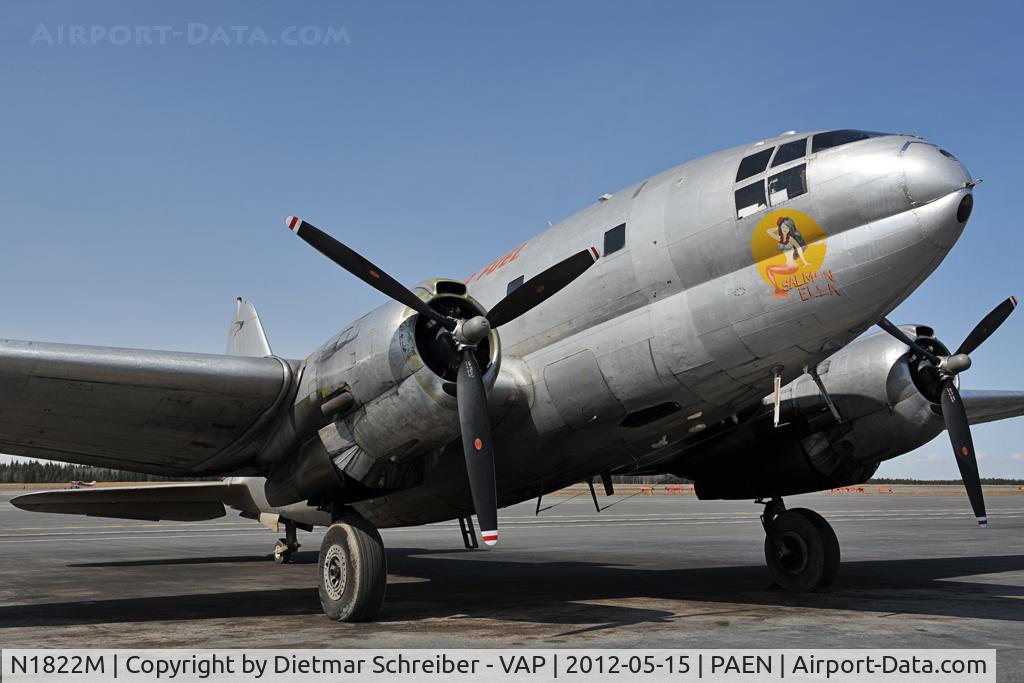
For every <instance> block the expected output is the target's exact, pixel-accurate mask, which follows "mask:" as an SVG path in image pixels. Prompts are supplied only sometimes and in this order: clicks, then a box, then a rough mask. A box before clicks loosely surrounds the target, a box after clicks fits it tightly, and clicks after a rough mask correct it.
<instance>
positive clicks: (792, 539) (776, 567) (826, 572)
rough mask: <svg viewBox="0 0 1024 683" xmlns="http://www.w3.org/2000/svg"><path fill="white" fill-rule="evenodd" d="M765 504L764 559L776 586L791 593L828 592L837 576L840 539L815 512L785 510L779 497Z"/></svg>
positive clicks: (795, 509)
mask: <svg viewBox="0 0 1024 683" xmlns="http://www.w3.org/2000/svg"><path fill="white" fill-rule="evenodd" d="M757 502H758V503H759V504H761V505H764V514H762V515H761V524H762V525H763V526H764V531H765V539H764V559H765V561H766V562H767V563H768V571H769V572H770V573H771V575H772V579H774V580H775V583H776V584H777V585H778V586H780V587H781V588H784V589H785V590H788V591H791V592H794V593H806V592H808V591H822V592H824V591H827V590H828V589H829V588H831V586H832V584H833V583H834V582H835V580H836V575H837V574H838V573H839V540H838V539H837V538H836V532H835V531H833V530H832V526H831V525H830V524H829V523H828V522H826V521H825V518H824V517H822V516H821V515H819V514H818V513H817V512H815V511H814V510H808V509H806V508H793V509H792V510H787V509H786V506H785V505H784V504H783V502H782V499H781V498H778V497H776V498H772V499H771V500H768V501H766V500H764V499H758V500H757Z"/></svg>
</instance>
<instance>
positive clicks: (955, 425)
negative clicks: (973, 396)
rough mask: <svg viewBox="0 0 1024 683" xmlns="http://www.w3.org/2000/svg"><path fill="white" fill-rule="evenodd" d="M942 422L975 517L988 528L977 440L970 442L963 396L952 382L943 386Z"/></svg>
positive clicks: (949, 381) (947, 381)
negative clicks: (975, 451) (975, 445)
mask: <svg viewBox="0 0 1024 683" xmlns="http://www.w3.org/2000/svg"><path fill="white" fill-rule="evenodd" d="M942 419H943V420H945V421H946V431H947V432H949V440H950V442H951V443H952V444H953V454H954V455H955V456H956V464H957V467H959V468H960V477H961V478H962V479H963V482H964V488H966V489H967V497H968V498H969V499H970V501H971V508H972V509H973V510H974V517H975V518H976V519H977V520H978V524H980V525H981V526H987V525H988V517H987V516H986V515H985V498H984V496H983V495H982V492H981V476H980V475H979V474H978V457H977V456H976V455H975V453H974V440H973V439H972V438H971V425H970V423H969V422H968V421H967V410H966V409H965V408H964V403H963V401H962V400H960V392H959V391H957V388H956V385H955V384H953V380H952V379H948V380H946V382H945V384H943V385H942Z"/></svg>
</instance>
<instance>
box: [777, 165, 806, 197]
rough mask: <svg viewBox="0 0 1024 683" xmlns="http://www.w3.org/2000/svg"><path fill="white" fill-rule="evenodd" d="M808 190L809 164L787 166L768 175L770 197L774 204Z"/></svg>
mask: <svg viewBox="0 0 1024 683" xmlns="http://www.w3.org/2000/svg"><path fill="white" fill-rule="evenodd" d="M805 192H807V164H800V165H799V166H794V167H793V168H787V169H786V170H785V171H782V172H781V173H776V174H775V175H773V176H769V177H768V198H769V199H771V201H772V206H776V205H778V204H781V203H782V202H784V201H786V200H788V199H792V198H793V197H799V196H800V195H802V194H804V193H805Z"/></svg>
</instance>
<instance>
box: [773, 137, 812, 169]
mask: <svg viewBox="0 0 1024 683" xmlns="http://www.w3.org/2000/svg"><path fill="white" fill-rule="evenodd" d="M806 152H807V138H803V139H802V140H794V141H793V142H787V143H786V144H784V145H780V146H779V151H778V152H776V153H775V158H774V159H772V168H775V167H776V166H782V165H783V164H788V163H789V162H790V161H796V160H797V159H801V158H803V156H804V154H805V153H806Z"/></svg>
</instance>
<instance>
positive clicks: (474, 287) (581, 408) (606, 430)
mask: <svg viewBox="0 0 1024 683" xmlns="http://www.w3.org/2000/svg"><path fill="white" fill-rule="evenodd" d="M976 184H977V181H975V180H973V179H972V177H971V175H970V174H969V173H968V172H967V170H966V169H965V168H964V166H963V165H962V164H961V163H960V162H959V161H958V160H957V159H956V158H955V157H954V156H953V155H952V154H950V153H949V152H947V151H946V150H944V149H940V148H939V147H937V146H936V145H934V144H932V143H930V142H927V141H925V140H923V139H921V138H919V137H914V136H908V135H892V134H883V133H870V132H864V131H858V130H829V131H821V132H814V133H794V132H789V133H786V134H783V135H781V136H779V137H776V138H772V139H768V140H761V141H758V142H755V143H753V144H747V145H743V146H740V147H735V148H733V149H729V150H726V151H723V152H720V153H717V154H712V155H710V156H707V157H703V158H701V159H697V160H695V161H691V162H689V163H687V164H683V165H682V166H678V167H676V168H673V169H671V170H668V171H666V172H664V173H660V174H658V175H656V176H653V177H651V178H648V179H647V180H644V181H642V182H639V183H637V184H635V185H632V186H630V187H627V188H625V189H623V190H620V191H619V192H616V193H614V194H606V195H602V196H601V197H600V198H599V199H598V201H597V202H595V203H594V204H593V205H591V206H589V207H587V208H585V209H583V210H582V211H580V212H579V213H577V214H576V215H574V216H572V217H570V218H568V219H567V220H565V221H562V222H561V223H558V224H557V225H555V226H553V227H551V228H550V229H549V230H547V231H545V232H543V233H541V234H540V235H538V236H536V237H534V238H533V239H531V240H529V241H527V242H525V243H523V244H521V245H519V246H517V247H515V248H514V249H512V250H511V251H509V252H508V253H506V254H504V255H502V256H500V257H499V258H496V259H495V260H494V261H492V262H491V263H489V264H487V265H486V266H484V267H481V268H478V269H477V270H476V271H475V272H473V273H472V274H471V275H470V276H469V277H468V278H466V279H464V280H447V279H433V280H428V281H426V282H423V283H421V284H419V285H417V286H416V287H414V288H413V289H411V290H410V289H407V288H406V287H404V286H403V285H401V284H400V283H398V282H397V281H395V280H394V279H393V278H391V277H390V276H389V275H388V274H387V273H386V272H385V271H384V270H383V269H382V268H380V267H379V266H376V265H374V264H373V263H371V262H370V261H368V260H366V259H365V258H363V257H362V256H360V255H359V254H357V253H356V252H354V251H352V250H351V249H350V248H349V247H347V246H345V245H344V244H342V243H340V242H338V241H337V240H336V239H334V238H333V237H331V236H329V235H328V234H326V233H324V232H322V231H320V230H318V229H317V228H316V227H314V226H313V225H312V224H311V223H309V222H308V221H305V220H303V219H301V218H298V217H289V218H288V219H287V225H288V228H289V229H290V230H291V231H292V232H294V233H295V234H296V235H298V236H299V237H300V238H301V239H303V240H305V241H306V242H307V243H308V244H309V245H310V246H312V247H313V248H314V249H316V250H317V251H320V252H321V253H322V254H324V255H325V256H327V257H328V258H330V259H331V260H332V261H334V262H335V263H337V264H338V265H339V266H341V267H342V268H343V269H345V270H347V271H349V272H350V273H351V274H353V275H355V276H356V277H358V278H360V279H361V280H363V281H364V282H365V283H367V284H369V285H370V286H372V287H374V288H376V289H377V290H379V291H380V292H382V293H384V294H385V295H387V296H388V297H390V299H391V301H389V302H387V303H385V304H384V305H382V306H380V307H379V308H377V309H376V310H373V311H371V312H370V313H368V314H366V315H364V316H363V317H361V318H359V319H358V320H356V321H355V322H353V323H352V324H350V325H348V326H347V327H346V328H345V329H344V330H343V331H342V332H340V333H339V334H337V335H336V336H335V337H333V338H332V339H330V340H329V341H328V342H327V343H326V344H324V345H323V346H321V347H320V348H319V349H317V350H316V351H314V352H313V353H312V354H310V355H309V356H308V357H306V358H305V359H303V360H286V359H283V358H279V357H277V356H274V355H273V354H272V352H271V349H270V345H269V343H268V342H267V337H266V335H265V334H264V331H263V327H262V325H261V324H260V320H259V317H258V316H257V314H256V310H255V309H254V308H253V306H252V305H251V304H249V303H248V302H246V301H243V300H241V299H239V300H238V302H237V310H236V315H235V319H234V321H233V323H232V325H231V331H230V337H229V342H228V349H227V355H224V356H218V355H206V354H191V353H172V352H158V351H140V350H134V349H113V348H94V347H85V346H68V345H61V344H48V343H37V342H18V341H4V342H2V343H0V380H2V381H0V451H4V452H8V453H15V454H18V455H25V456H33V457H39V458H49V459H55V460H63V461H69V462H76V463H84V464H89V465H97V466H103V467H116V468H119V469H125V470H132V471H136V472H143V473H148V474H159V475H171V476H198V475H215V474H228V475H235V476H234V477H232V478H229V479H226V480H224V481H222V482H212V483H195V484H182V485H174V486H156V487H129V488H123V489H109V488H102V489H95V490H92V491H77V492H76V491H51V492H43V493H35V494H29V495H25V496H21V497H19V498H17V499H15V504H16V505H18V506H19V507H22V508H25V509H32V510H42V511H50V512H63V513H77V514H90V515H101V516H111V517H128V518H140V519H178V520H194V519H209V518H214V517H218V516H221V515H223V514H224V506H225V505H227V506H230V507H233V508H235V509H238V510H241V511H242V512H243V514H244V515H246V516H249V517H253V518H257V519H259V520H260V521H261V522H263V523H264V524H267V525H268V526H271V527H272V528H276V527H277V525H278V524H283V525H284V527H285V531H286V536H285V538H283V539H282V540H281V541H280V542H279V544H278V546H277V548H276V549H275V556H276V558H277V559H278V561H287V560H288V557H289V556H290V555H291V554H292V553H293V552H294V551H295V550H296V549H297V548H298V543H297V540H296V529H299V528H301V529H312V528H313V527H314V526H321V525H322V526H325V527H329V529H328V531H327V533H326V535H325V536H324V539H323V543H322V545H321V548H320V560H319V562H320V571H319V589H320V598H321V602H322V604H323V607H324V610H325V612H326V613H327V614H328V615H329V616H330V617H331V618H332V619H336V620H339V621H359V620H367V619H371V618H372V617H373V616H374V615H375V614H376V613H377V611H378V609H379V608H380V606H381V603H382V600H383V597H384V590H385V584H386V577H387V568H386V562H385V553H384V548H383V544H382V542H381V537H380V535H379V533H378V532H377V529H378V528H384V527H396V526H410V525H418V524H426V523H430V522H437V521H442V520H450V519H459V520H460V523H461V526H462V530H463V539H464V541H465V543H466V545H467V546H475V545H476V532H475V529H474V528H473V526H472V520H471V515H472V513H473V512H474V511H475V512H476V515H477V520H478V523H479V525H480V528H481V536H482V538H483V541H484V543H486V544H488V545H492V544H494V543H495V542H497V540H498V516H497V509H498V508H499V507H503V506H507V505H511V504H514V503H517V502H520V501H523V500H526V499H530V498H533V497H536V496H539V495H542V494H544V493H546V492H550V491H554V490H557V489H560V488H562V487H564V486H566V485H567V484H571V483H574V482H578V481H581V480H585V479H591V478H593V477H596V476H601V477H602V479H604V480H605V481H606V482H609V483H610V475H611V474H612V473H638V474H640V473H642V474H658V473H672V474H677V475H682V476H685V477H688V478H690V479H692V480H693V481H694V482H695V487H696V492H697V495H698V496H699V497H701V498H729V499H742V498H750V499H754V500H757V501H758V502H761V503H763V504H764V514H763V516H762V521H763V524H764V529H765V537H766V538H765V558H766V561H767V564H768V568H769V570H770V572H771V575H772V577H773V578H774V580H775V581H776V582H777V583H778V584H779V585H780V586H782V587H783V588H786V589H788V590H791V591H809V590H813V589H817V588H826V587H828V586H830V585H831V584H832V583H833V581H834V580H835V578H836V574H837V572H838V567H839V543H838V541H837V539H836V535H835V533H834V532H833V530H832V528H831V527H830V526H829V524H828V523H827V522H826V521H825V520H824V519H823V518H822V517H821V516H820V515H818V514H817V513H814V512H812V511H810V510H806V509H792V510H787V509H786V508H785V505H784V504H783V500H782V497H783V496H786V495H793V494H798V493H804V492H809V491H818V490H824V489H831V488H834V487H840V486H847V485H852V484H858V483H861V482H864V481H865V480H867V479H868V478H869V477H870V476H871V475H872V474H873V473H874V472H875V470H876V469H877V467H878V465H879V463H880V462H881V461H883V460H887V459H889V458H893V457H896V456H898V455H900V454H902V453H906V452H908V451H910V450H912V449H914V448H916V447H918V446H920V445H922V444H924V443H926V442H928V441H929V440H931V439H932V438H934V437H935V436H936V435H937V434H938V433H939V432H941V431H942V430H943V429H946V430H947V431H948V433H949V436H950V440H951V442H952V445H953V451H954V456H955V458H956V461H957V464H958V466H959V468H960V472H961V474H962V477H963V481H964V485H965V486H966V488H967V493H968V495H969V497H970V503H971V506H972V508H973V510H974V514H975V516H976V518H977V521H978V522H979V523H980V524H982V525H984V524H985V523H987V517H986V512H985V505H984V501H983V499H982V488H981V484H980V479H979V475H978V467H977V460H976V455H975V452H974V446H973V443H972V440H971V432H970V428H969V425H970V424H976V423H980V422H986V421H990V420H999V419H1005V418H1009V417H1014V416H1018V415H1021V414H1024V393H1021V392H968V391H964V392H961V391H960V390H959V388H958V385H959V374H960V373H961V372H963V371H964V370H966V369H967V368H968V367H970V364H971V358H970V355H969V354H972V353H973V352H974V351H975V350H976V349H977V348H978V347H979V346H980V345H981V344H982V343H983V342H984V341H985V339H987V338H988V336H989V335H991V334H992V333H993V332H994V331H995V330H996V328H998V327H999V325H1000V324H1001V323H1002V322H1003V321H1004V320H1005V319H1006V317H1007V316H1008V315H1009V314H1010V312H1011V311H1012V310H1013V308H1014V307H1015V306H1016V304H1017V300H1016V299H1015V298H1014V297H1010V298H1008V299H1006V300H1005V301H1003V302H1002V303H1001V304H999V305H998V306H997V307H996V308H995V309H994V310H993V311H992V312H991V313H989V314H988V315H987V316H986V317H985V318H984V319H983V320H982V321H981V322H980V323H978V325H977V326H976V327H975V328H974V330H973V331H972V332H971V333H970V334H969V335H968V336H967V338H966V339H965V340H964V341H963V342H962V343H961V344H960V345H959V347H957V348H956V349H955V351H954V352H952V353H951V352H950V350H949V348H948V347H947V346H946V345H945V344H943V342H941V341H940V340H939V336H938V335H937V334H936V332H935V331H934V330H933V329H932V328H930V327H928V326H926V325H904V326H896V325H894V324H892V323H890V322H889V321H888V320H887V319H886V318H885V316H886V314H887V313H889V312H890V311H892V310H893V309H894V308H895V307H896V306H897V305H898V304H899V303H900V302H901V301H903V300H904V299H906V298H907V297H908V296H909V295H910V293H911V292H913V291H914V289H915V288H917V287H918V286H919V285H920V284H921V283H922V282H923V281H924V280H925V278H927V277H928V275H929V274H930V273H931V272H932V271H933V270H934V269H935V267H936V266H938V264H939V263H940V262H941V261H942V259H943V258H945V256H946V255H947V254H948V253H949V250H950V249H951V248H952V247H953V245H954V244H955V243H956V241H957V239H958V238H959V237H960V234H961V232H962V231H963V229H964V226H965V224H966V223H967V220H968V218H969V217H970V215H971V209H972V206H973V194H972V190H973V188H974V186H975V185H976ZM352 234H353V235H354V236H356V237H358V230H353V231H352ZM438 239H439V241H440V242H441V244H443V245H444V246H446V247H449V248H450V247H456V248H457V247H458V245H457V244H452V243H451V241H450V240H446V237H445V235H444V234H443V233H442V234H439V235H438ZM398 248H400V246H399V245H396V249H398ZM303 282H304V278H302V277H301V276H299V277H294V276H293V277H291V278H290V280H286V281H285V284H284V286H288V285H291V286H292V287H293V288H294V290H295V294H296V296H297V297H301V302H302V305H304V306H306V307H308V308H309V309H310V311H311V314H313V315H317V316H331V315H332V313H331V311H332V307H333V302H334V300H335V299H336V298H338V297H344V296H345V295H346V294H345V290H344V289H343V288H344V287H345V286H347V285H345V284H344V283H342V284H341V285H340V286H341V287H342V288H341V289H338V290H337V291H334V290H314V291H309V290H306V289H303ZM875 324H878V325H879V326H880V327H881V328H882V329H883V330H884V333H878V334H875V335H872V336H867V337H864V338H861V339H857V338H858V337H859V336H860V335H861V334H862V333H863V332H864V331H865V330H867V329H868V328H869V327H870V326H872V325H875ZM499 328H500V332H501V333H500V335H499V333H498V330H499ZM855 340H856V341H855ZM481 571H482V572H486V568H483V569H481ZM485 585H486V581H483V580H482V581H481V586H485ZM482 590H484V589H483V588H482Z"/></svg>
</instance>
